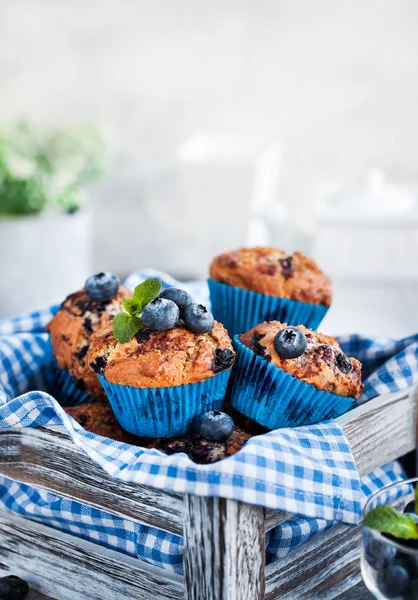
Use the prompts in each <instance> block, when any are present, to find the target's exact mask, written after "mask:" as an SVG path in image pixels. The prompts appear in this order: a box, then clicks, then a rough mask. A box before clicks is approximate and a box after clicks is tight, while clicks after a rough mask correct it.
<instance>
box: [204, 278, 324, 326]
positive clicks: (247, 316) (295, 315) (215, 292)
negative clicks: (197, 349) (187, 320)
mask: <svg viewBox="0 0 418 600" xmlns="http://www.w3.org/2000/svg"><path fill="white" fill-rule="evenodd" d="M208 285H209V292H210V302H211V306H212V309H211V310H212V313H213V316H214V317H215V319H216V320H217V321H219V322H220V323H222V324H223V325H224V326H225V327H226V329H227V330H228V333H229V335H230V336H231V337H233V336H234V335H236V334H238V333H245V332H246V331H248V330H249V329H251V327H254V326H255V325H258V324H259V323H262V322H263V321H280V322H281V323H287V324H288V325H305V327H309V328H310V329H317V327H318V326H319V324H320V323H321V321H322V319H323V318H324V317H325V315H326V313H327V311H328V307H327V306H322V305H321V304H308V303H307V302H297V301H296V300H289V299H288V298H278V297H277V296H268V295H267V294H259V293H258V292H251V291H249V290H242V289H241V288H237V287H233V286H230V285H226V284H225V283H220V282H219V281H214V280H213V279H208Z"/></svg>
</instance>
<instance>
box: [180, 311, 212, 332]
mask: <svg viewBox="0 0 418 600" xmlns="http://www.w3.org/2000/svg"><path fill="white" fill-rule="evenodd" d="M182 316H183V321H184V324H185V325H186V327H187V328H188V329H190V331H193V333H207V332H208V331H212V327H213V324H214V322H215V320H214V318H213V314H212V313H211V312H209V311H208V309H207V308H205V307H204V306H202V305H201V304H189V305H188V306H186V308H185V309H184V311H183V315H182Z"/></svg>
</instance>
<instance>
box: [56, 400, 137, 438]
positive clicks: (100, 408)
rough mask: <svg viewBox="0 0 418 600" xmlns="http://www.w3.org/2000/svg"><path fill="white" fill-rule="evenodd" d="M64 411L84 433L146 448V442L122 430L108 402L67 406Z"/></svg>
mask: <svg viewBox="0 0 418 600" xmlns="http://www.w3.org/2000/svg"><path fill="white" fill-rule="evenodd" d="M64 410H65V412H66V413H67V414H68V415H70V417H73V419H75V420H76V421H77V423H79V425H81V426H82V427H84V429H85V430H86V431H90V432H91V433H96V434H97V435H102V436H103V437H107V438H110V439H111V440H116V441H118V442H125V443H126V444H133V445H136V446H147V444H148V441H147V440H145V439H141V438H138V437H136V436H134V435H132V434H131V433H128V432H127V431H124V430H123V429H122V427H121V426H120V425H119V423H118V421H117V420H116V417H115V415H114V414H113V410H112V407H111V406H110V404H109V402H93V403H87V402H84V403H83V404H79V405H78V406H67V407H65V408H64Z"/></svg>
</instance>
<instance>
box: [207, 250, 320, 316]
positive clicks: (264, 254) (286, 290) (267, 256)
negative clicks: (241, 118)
mask: <svg viewBox="0 0 418 600" xmlns="http://www.w3.org/2000/svg"><path fill="white" fill-rule="evenodd" d="M209 274H210V277H211V279H214V280H215V281H219V282H220V283H225V284H227V285H230V286H234V287H238V288H242V289H244V290H251V291H253V292H259V293H261V294H267V295H269V296H278V297H280V298H289V299H290V300H297V301H299V302H309V303H310V304H322V305H323V306H330V304H331V300H332V289H331V282H330V279H329V278H328V277H327V276H326V275H325V274H324V273H323V272H322V271H321V269H320V268H319V267H318V265H317V264H316V263H315V261H313V260H312V259H310V258H308V257H307V256H305V255H304V254H302V252H293V254H288V253H287V252H285V251H284V250H280V249H279V248H267V247H257V248H240V249H239V250H233V251H231V252H225V253H224V254H221V255H220V256H217V257H216V258H215V259H214V260H213V261H212V264H211V265H210V269H209Z"/></svg>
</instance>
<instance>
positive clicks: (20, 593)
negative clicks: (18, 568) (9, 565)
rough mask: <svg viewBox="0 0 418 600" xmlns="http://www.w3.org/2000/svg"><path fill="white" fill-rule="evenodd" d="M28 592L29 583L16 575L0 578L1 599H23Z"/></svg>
mask: <svg viewBox="0 0 418 600" xmlns="http://www.w3.org/2000/svg"><path fill="white" fill-rule="evenodd" d="M28 593H29V585H28V584H27V583H26V581H24V580H23V579H20V577H17V576H16V575H8V576H7V577H2V578H1V579H0V599H1V600H23V599H24V598H26V596H27V595H28Z"/></svg>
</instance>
